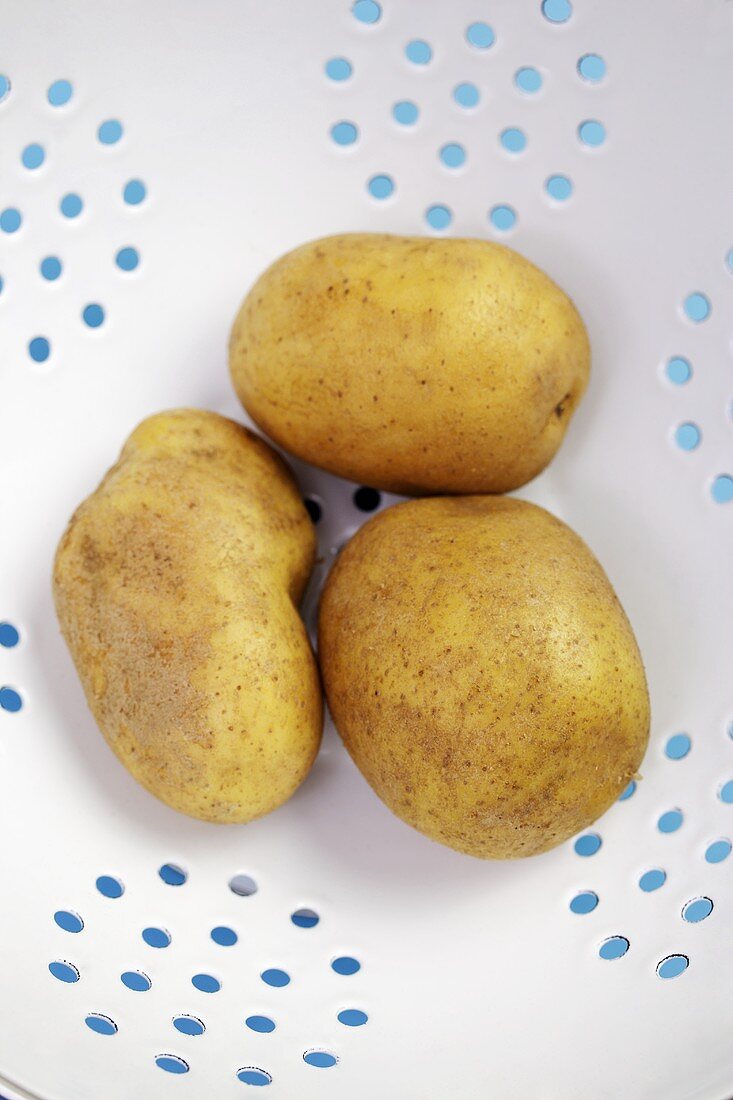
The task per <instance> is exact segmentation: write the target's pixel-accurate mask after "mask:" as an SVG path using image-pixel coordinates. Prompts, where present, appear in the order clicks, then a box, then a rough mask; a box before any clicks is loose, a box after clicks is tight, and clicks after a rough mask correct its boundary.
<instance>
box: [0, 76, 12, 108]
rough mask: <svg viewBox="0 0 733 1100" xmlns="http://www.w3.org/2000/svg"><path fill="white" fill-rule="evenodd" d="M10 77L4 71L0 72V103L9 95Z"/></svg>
mask: <svg viewBox="0 0 733 1100" xmlns="http://www.w3.org/2000/svg"><path fill="white" fill-rule="evenodd" d="M10 87H11V85H10V79H9V77H7V76H6V75H5V73H0V103H2V101H3V100H4V99H7V98H8V96H9V95H10Z"/></svg>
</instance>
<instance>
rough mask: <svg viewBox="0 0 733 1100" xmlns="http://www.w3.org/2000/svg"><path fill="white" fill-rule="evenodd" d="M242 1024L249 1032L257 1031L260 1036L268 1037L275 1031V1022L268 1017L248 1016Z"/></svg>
mask: <svg viewBox="0 0 733 1100" xmlns="http://www.w3.org/2000/svg"><path fill="white" fill-rule="evenodd" d="M244 1022H245V1024H246V1025H247V1027H248V1028H249V1029H250V1031H258V1032H259V1033H260V1034H261V1035H269V1034H270V1032H271V1031H274V1030H275V1021H274V1020H271V1019H270V1017H269V1016H248V1017H247V1019H246V1020H245V1021H244Z"/></svg>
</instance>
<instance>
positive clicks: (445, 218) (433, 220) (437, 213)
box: [425, 203, 453, 229]
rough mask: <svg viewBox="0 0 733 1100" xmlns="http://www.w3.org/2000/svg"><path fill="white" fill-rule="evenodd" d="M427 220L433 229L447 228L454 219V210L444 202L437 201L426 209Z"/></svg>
mask: <svg viewBox="0 0 733 1100" xmlns="http://www.w3.org/2000/svg"><path fill="white" fill-rule="evenodd" d="M425 221H426V222H427V223H428V225H429V226H430V228H431V229H447V228H448V226H449V225H450V223H451V222H452V221H453V212H452V210H451V209H450V207H448V206H445V205H444V204H443V203H435V204H434V205H433V206H429V207H428V208H427V210H426V211H425Z"/></svg>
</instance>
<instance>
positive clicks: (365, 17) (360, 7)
mask: <svg viewBox="0 0 733 1100" xmlns="http://www.w3.org/2000/svg"><path fill="white" fill-rule="evenodd" d="M351 11H352V12H353V14H354V17H355V18H356V19H358V20H359V22H360V23H367V24H372V23H378V22H379V20H380V18H381V15H382V9H381V7H380V6H379V4H377V2H376V0H356V2H355V3H354V4H352V6H351Z"/></svg>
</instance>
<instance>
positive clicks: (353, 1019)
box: [336, 1008, 369, 1027]
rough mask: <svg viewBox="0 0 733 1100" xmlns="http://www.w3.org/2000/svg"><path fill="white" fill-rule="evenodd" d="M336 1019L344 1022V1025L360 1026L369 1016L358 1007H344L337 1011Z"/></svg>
mask: <svg viewBox="0 0 733 1100" xmlns="http://www.w3.org/2000/svg"><path fill="white" fill-rule="evenodd" d="M336 1019H337V1020H338V1022H339V1023H340V1024H345V1025H346V1027H361V1026H362V1025H363V1024H365V1023H366V1022H367V1020H368V1019H369V1017H368V1016H367V1014H366V1012H362V1011H361V1009H360V1008H344V1009H343V1010H342V1011H341V1012H339V1014H338V1016H337V1017H336Z"/></svg>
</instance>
